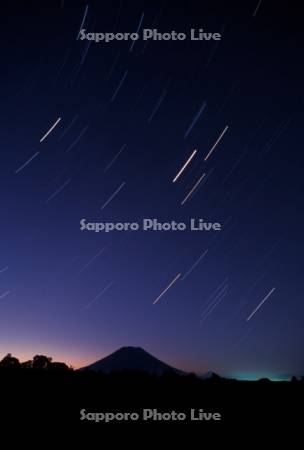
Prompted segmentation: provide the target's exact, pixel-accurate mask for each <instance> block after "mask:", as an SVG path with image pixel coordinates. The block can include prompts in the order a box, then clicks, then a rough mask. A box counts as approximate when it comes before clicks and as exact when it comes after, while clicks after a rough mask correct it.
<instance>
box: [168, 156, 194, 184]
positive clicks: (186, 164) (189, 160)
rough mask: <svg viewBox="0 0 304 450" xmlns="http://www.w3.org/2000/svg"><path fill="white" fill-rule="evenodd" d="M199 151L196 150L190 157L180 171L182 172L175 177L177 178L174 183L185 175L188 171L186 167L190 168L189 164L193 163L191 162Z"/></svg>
mask: <svg viewBox="0 0 304 450" xmlns="http://www.w3.org/2000/svg"><path fill="white" fill-rule="evenodd" d="M196 153H197V150H194V152H193V153H192V154H191V155H190V157H189V158H188V159H187V161H186V162H185V164H184V165H183V167H182V168H181V169H180V171H179V172H178V174H177V175H176V176H175V178H174V179H173V183H175V181H176V180H178V178H179V177H180V176H181V174H182V173H183V171H184V170H185V169H186V167H187V166H188V164H189V163H190V162H191V160H192V159H193V158H194V156H195V155H196Z"/></svg>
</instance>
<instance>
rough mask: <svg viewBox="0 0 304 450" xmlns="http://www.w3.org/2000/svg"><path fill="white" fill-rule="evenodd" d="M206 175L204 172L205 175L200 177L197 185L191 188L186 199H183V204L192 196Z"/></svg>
mask: <svg viewBox="0 0 304 450" xmlns="http://www.w3.org/2000/svg"><path fill="white" fill-rule="evenodd" d="M205 176H206V174H205V173H203V175H202V176H201V177H200V179H199V180H198V181H197V182H196V183H195V185H194V186H193V188H192V189H191V191H190V192H189V194H188V195H186V197H185V198H184V200H183V201H182V203H181V205H183V204H184V203H186V201H187V200H188V198H189V197H190V195H192V194H193V192H194V191H195V190H196V189H197V188H198V186H199V184H200V182H201V181H202V179H203V178H204V177H205Z"/></svg>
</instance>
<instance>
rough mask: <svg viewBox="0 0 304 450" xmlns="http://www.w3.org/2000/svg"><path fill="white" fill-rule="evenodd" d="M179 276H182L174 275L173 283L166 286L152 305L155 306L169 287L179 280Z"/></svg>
mask: <svg viewBox="0 0 304 450" xmlns="http://www.w3.org/2000/svg"><path fill="white" fill-rule="evenodd" d="M181 275H182V274H181V273H179V274H178V275H176V277H175V278H174V280H173V281H171V283H170V284H169V286H167V287H166V289H164V290H163V291H162V293H161V294H160V295H159V296H158V297H157V299H155V300H154V302H153V305H155V304H156V303H157V302H158V301H159V300H160V299H161V298H162V296H163V295H165V293H166V292H167V291H168V290H169V289H170V287H171V286H173V284H174V283H175V282H176V281H177V280H178V279H179V277H180V276H181Z"/></svg>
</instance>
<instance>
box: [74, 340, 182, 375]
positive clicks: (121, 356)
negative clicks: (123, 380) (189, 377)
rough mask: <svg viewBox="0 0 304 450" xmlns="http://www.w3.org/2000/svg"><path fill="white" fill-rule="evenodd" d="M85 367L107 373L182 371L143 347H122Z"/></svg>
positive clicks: (159, 373) (157, 373) (158, 373)
mask: <svg viewBox="0 0 304 450" xmlns="http://www.w3.org/2000/svg"><path fill="white" fill-rule="evenodd" d="M83 369H88V370H94V371H102V372H105V373H110V372H115V371H122V370H141V371H144V372H148V373H151V374H156V375H161V374H163V373H164V372H167V371H173V372H176V373H182V371H180V370H178V369H176V368H174V367H171V366H169V365H168V364H166V363H164V362H163V361H160V360H159V359H157V358H155V357H154V356H152V355H151V354H150V353H148V352H147V351H146V350H144V349H143V348H141V347H131V346H128V347H121V348H119V349H118V350H116V351H115V352H113V353H111V354H110V355H108V356H106V357H105V358H103V359H100V360H98V361H96V362H94V363H93V364H90V365H89V366H87V367H84V368H83Z"/></svg>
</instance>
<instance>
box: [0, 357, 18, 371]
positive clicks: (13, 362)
mask: <svg viewBox="0 0 304 450" xmlns="http://www.w3.org/2000/svg"><path fill="white" fill-rule="evenodd" d="M0 367H4V368H9V369H15V368H19V367H20V362H19V359H17V358H15V357H14V356H12V354H11V353H8V354H7V355H6V356H4V358H3V359H2V360H1V361H0Z"/></svg>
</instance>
